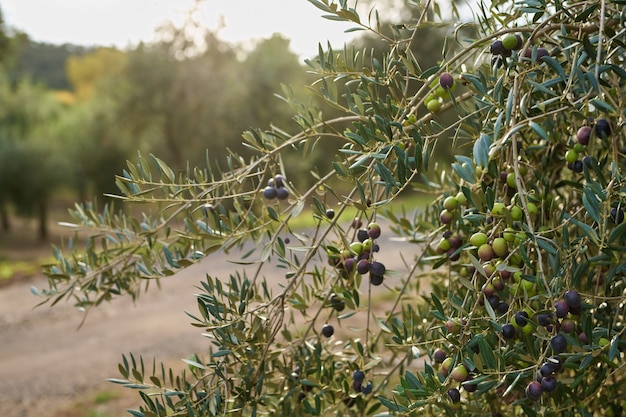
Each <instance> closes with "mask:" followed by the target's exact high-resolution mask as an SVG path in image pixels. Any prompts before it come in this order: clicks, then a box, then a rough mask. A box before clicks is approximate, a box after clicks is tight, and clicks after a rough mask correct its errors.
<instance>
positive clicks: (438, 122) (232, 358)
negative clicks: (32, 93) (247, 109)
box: [41, 0, 626, 416]
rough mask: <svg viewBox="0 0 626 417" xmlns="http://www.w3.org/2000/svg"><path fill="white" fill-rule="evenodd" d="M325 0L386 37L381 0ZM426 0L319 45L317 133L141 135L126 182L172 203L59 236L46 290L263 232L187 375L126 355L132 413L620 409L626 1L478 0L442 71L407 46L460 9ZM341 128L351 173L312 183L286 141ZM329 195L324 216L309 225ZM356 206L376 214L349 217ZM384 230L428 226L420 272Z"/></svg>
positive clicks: (119, 291) (201, 310) (129, 284)
mask: <svg viewBox="0 0 626 417" xmlns="http://www.w3.org/2000/svg"><path fill="white" fill-rule="evenodd" d="M310 1H311V3H313V4H314V5H315V6H317V7H318V8H319V9H321V10H323V11H324V12H325V13H326V17H327V18H330V19H333V20H342V21H351V22H354V23H355V30H360V29H366V30H371V31H374V32H375V33H379V34H380V32H381V31H380V29H379V26H380V22H379V19H378V12H377V11H376V10H372V11H371V12H370V13H369V15H368V18H367V19H366V20H362V18H361V17H360V16H359V13H358V12H357V10H356V9H355V6H352V5H350V4H348V2H347V1H346V0H340V1H338V2H331V1H328V0H310ZM409 3H410V5H411V7H414V8H415V11H416V13H415V15H416V16H419V18H418V19H417V20H416V21H410V22H405V23H403V24H402V27H403V29H406V30H407V31H408V33H409V38H408V39H406V38H402V39H395V38H393V37H389V36H386V39H388V41H389V42H391V46H390V48H389V50H388V52H387V53H386V54H384V55H383V56H382V57H381V58H378V57H377V56H376V54H375V53H373V52H372V51H368V50H354V49H350V48H345V50H344V51H341V52H336V51H334V50H332V48H328V49H327V50H324V49H323V48H321V47H320V51H319V55H318V56H317V58H315V59H311V60H309V61H308V62H307V63H308V65H309V66H310V69H311V71H313V72H315V73H316V74H317V80H316V81H315V82H314V83H313V89H314V90H315V91H316V92H317V93H318V94H319V95H320V96H321V97H323V98H324V100H325V101H326V103H328V104H329V105H331V106H333V107H334V108H335V109H336V110H337V111H339V113H340V115H339V116H338V117H333V118H327V117H325V115H324V113H321V112H319V111H313V110H311V109H309V108H307V107H306V106H304V105H301V104H299V105H296V108H298V109H299V111H298V114H297V115H296V116H295V120H296V122H297V123H298V125H299V127H300V131H299V132H298V133H296V134H288V133H286V132H284V131H281V130H280V129H278V128H274V127H272V128H270V129H268V130H251V131H248V132H246V133H245V134H244V140H245V145H246V147H247V148H248V149H249V150H251V151H253V152H254V153H253V156H252V157H251V158H249V159H244V158H240V157H238V156H237V155H234V154H233V155H229V156H228V157H227V158H226V163H225V164H224V167H221V166H215V165H214V164H212V162H211V161H210V160H208V159H209V158H207V161H206V163H205V166H203V167H201V168H200V167H192V166H191V165H190V166H189V167H188V168H187V169H186V170H185V171H184V172H181V173H176V172H175V171H174V170H173V169H172V168H170V167H169V166H168V165H167V164H166V163H165V162H164V161H163V160H161V159H159V158H157V157H156V156H153V155H149V156H144V154H140V155H139V156H138V159H137V160H136V162H134V163H133V162H129V163H128V167H127V169H126V170H125V171H124V172H123V174H122V175H120V176H119V177H117V185H118V187H119V190H120V196H119V198H120V199H122V200H123V201H125V202H129V203H149V204H150V210H146V211H145V212H144V213H143V215H142V216H141V217H140V218H134V217H130V216H126V215H124V214H122V213H115V212H114V211H113V210H112V209H110V208H106V209H105V210H104V211H103V212H98V211H96V210H95V209H94V208H93V207H91V206H77V208H76V210H75V212H74V215H75V217H76V220H77V224H76V225H75V228H76V229H77V230H78V229H80V230H83V229H84V230H87V231H89V232H91V235H90V237H89V238H88V240H87V245H86V247H84V248H79V247H76V246H70V247H69V248H68V251H67V252H66V251H64V250H62V249H60V248H57V249H56V250H55V256H56V259H57V262H56V263H55V264H53V265H48V266H47V267H46V273H47V274H48V277H49V284H50V288H49V289H46V290H42V291H41V293H42V296H43V297H45V299H46V300H48V301H51V302H58V301H60V300H63V299H71V300H73V301H74V303H75V304H76V305H77V306H79V307H83V308H86V309H89V308H91V307H93V306H96V305H98V304H99V303H101V302H103V301H106V300H109V299H111V298H113V297H116V296H120V295H130V296H132V297H136V296H137V295H138V294H139V293H140V292H141V288H142V285H144V284H146V285H147V284H148V283H151V282H153V281H156V280H159V279H164V278H165V277H168V276H170V275H173V274H174V273H175V272H176V271H177V270H180V269H181V268H184V267H186V266H188V265H190V264H193V263H195V262H197V261H198V260H200V259H202V258H204V257H205V256H208V255H209V254H210V253H212V252H215V251H218V250H222V251H229V250H235V249H236V248H243V247H244V244H245V243H247V242H252V243H253V244H254V248H255V250H252V251H247V252H242V256H241V264H242V267H243V266H244V265H245V266H248V268H249V269H248V270H240V271H237V272H233V273H232V274H230V276H229V277H225V276H212V275H211V274H210V273H209V274H207V276H206V278H205V279H204V280H203V281H202V282H200V283H199V286H198V288H199V290H200V293H199V294H198V296H197V302H198V303H197V310H198V311H197V312H196V313H191V312H190V313H188V314H189V316H190V317H191V318H192V319H193V325H194V326H197V327H198V328H200V329H203V330H204V332H205V333H204V335H205V336H206V338H207V349H206V351H205V352H201V353H199V354H194V355H192V356H191V357H190V358H189V359H186V360H185V362H186V364H187V365H188V366H189V368H188V371H186V372H184V373H182V374H174V373H173V371H171V370H168V369H166V368H165V367H164V366H163V365H158V364H157V363H156V361H152V362H151V363H147V364H146V363H145V362H144V359H143V358H141V357H136V356H135V355H133V354H128V355H124V356H123V361H122V363H121V364H120V366H119V370H120V373H121V378H119V379H112V382H116V383H119V384H122V385H125V386H127V387H129V388H133V389H137V390H139V393H140V396H141V400H142V402H143V404H142V405H141V407H140V408H139V410H131V411H130V412H131V414H132V415H135V416H144V415H145V416H154V415H159V416H161V415H163V416H164V415H186V416H192V415H225V414H233V415H260V414H264V415H290V414H293V415H309V414H310V415H355V416H356V415H379V416H389V415H406V416H408V415H411V416H412V415H439V414H446V415H476V416H478V415H485V414H490V413H491V414H492V415H507V416H514V415H520V416H521V415H524V416H535V415H546V416H575V415H580V416H591V415H595V414H599V415H607V416H610V415H617V414H619V413H621V408H622V404H623V403H624V399H625V396H626V392H625V391H624V386H625V384H624V382H625V381H624V378H625V377H626V375H625V372H624V350H625V348H626V338H625V337H624V314H625V311H624V308H625V305H626V303H625V301H626V299H625V296H624V294H625V288H624V285H625V282H626V280H625V279H624V275H625V272H626V262H625V261H624V259H625V257H624V250H625V249H624V248H625V247H626V233H624V232H625V231H626V223H625V222H624V210H623V206H624V205H625V204H626V184H625V180H624V168H625V163H624V149H623V148H622V147H623V146H624V123H625V120H624V119H625V116H626V114H625V113H624V109H625V108H626V106H625V103H624V100H625V97H626V94H624V93H625V90H626V85H625V82H626V72H625V71H624V59H625V56H626V45H624V43H623V39H624V33H625V32H626V9H624V6H623V4H621V2H618V1H607V0H601V1H600V2H576V3H567V4H564V3H561V2H542V1H536V0H526V1H523V2H511V1H507V0H499V1H494V2H491V4H490V5H487V4H485V3H479V4H477V5H476V6H475V7H474V9H473V10H474V11H475V16H474V18H475V19H474V27H475V32H474V33H476V34H477V35H476V37H475V38H464V37H461V36H458V35H459V34H460V33H461V32H460V31H459V30H455V31H451V33H452V36H450V37H449V38H448V40H447V42H445V43H444V45H443V49H442V51H441V53H440V59H439V61H438V63H437V64H436V65H434V66H432V67H424V66H422V65H421V63H420V62H419V61H418V60H416V59H415V58H414V55H413V54H412V52H411V49H410V48H409V47H408V45H411V44H412V43H413V42H419V39H417V38H415V36H417V34H418V33H420V32H419V31H418V30H417V29H419V28H421V27H423V26H424V25H430V24H432V23H433V22H432V21H429V19H431V20H433V21H434V22H435V23H437V24H439V25H444V24H446V22H445V21H444V20H443V19H442V18H441V16H439V14H438V11H440V10H441V7H440V6H439V5H437V6H435V5H434V3H431V2H428V3H426V4H425V5H421V4H418V3H417V2H409ZM449 25H450V27H455V28H457V29H458V28H459V27H460V26H454V25H453V24H449ZM470 33H471V32H470ZM381 35H382V34H381ZM511 35H512V36H511ZM515 35H519V38H518V37H517V36H515ZM455 42H458V43H459V45H460V46H461V48H457V49H453V48H451V45H452V44H454V43H455ZM453 50H455V51H456V52H449V51H453ZM443 114H454V115H456V117H455V118H454V119H453V120H452V121H450V122H444V119H443V118H442V117H441V116H442V115H443ZM346 126H349V127H346ZM581 128H585V129H582V130H581ZM325 141H330V142H333V143H339V144H340V146H339V147H338V151H337V152H336V154H334V155H332V157H331V156H329V158H328V159H332V168H331V169H330V170H328V171H315V172H312V173H311V175H312V176H313V177H314V179H315V183H314V184H313V185H312V186H311V187H307V188H301V187H297V186H294V183H293V182H291V181H289V178H290V172H289V171H286V170H285V164H284V162H283V157H284V155H285V152H286V151H287V150H288V149H294V148H295V149H297V150H298V151H299V152H301V153H302V154H303V157H306V156H307V155H309V153H310V152H311V149H313V148H314V147H315V146H318V144H319V143H320V142H325ZM463 141H467V143H470V144H471V152H467V155H469V156H464V155H458V156H456V158H455V162H453V163H452V164H451V165H450V166H449V169H443V170H441V168H440V167H436V166H434V165H435V164H434V163H433V161H432V159H431V156H432V154H433V152H434V149H435V148H436V147H443V148H444V149H451V148H452V147H453V146H454V145H455V144H457V143H463ZM468 151H469V150H468ZM583 157H584V158H583ZM418 179H419V180H420V181H419V182H418V181H417V180H418ZM334 181H341V182H343V183H344V184H345V185H347V186H349V187H348V188H347V191H346V192H343V191H342V192H337V191H336V190H337V188H336V187H335V186H334V185H333V184H334ZM418 190H419V191H426V192H432V193H435V194H436V195H437V197H436V198H435V200H434V202H433V204H432V205H430V206H429V207H428V208H427V209H426V210H423V211H416V212H409V213H406V212H403V213H398V212H393V211H390V210H386V206H387V205H388V204H389V202H390V201H392V200H394V199H395V198H397V197H398V195H399V194H400V193H402V192H416V191H418ZM283 197H286V198H283ZM308 205H310V206H311V211H310V213H312V214H311V215H313V216H314V218H315V219H316V221H317V225H316V227H315V228H314V229H313V230H311V231H306V232H303V231H293V230H290V220H291V219H293V218H295V217H297V216H302V215H305V213H309V212H308V211H306V210H304V208H305V207H306V206H308ZM346 207H355V208H356V209H358V210H359V211H360V214H359V215H358V216H357V217H356V218H355V219H352V218H351V219H349V220H347V221H346V218H345V216H342V213H343V211H344V210H345V208H346ZM330 210H332V211H330ZM383 219H386V221H383ZM381 227H382V233H392V232H393V233H395V234H397V235H399V236H401V237H403V238H404V239H406V240H407V242H412V243H414V244H415V252H416V255H415V258H414V259H412V260H409V262H407V267H406V270H402V271H387V270H386V269H385V267H384V262H385V256H386V255H385V250H384V249H385V248H384V247H380V245H379V244H378V241H377V239H379V234H380V231H381ZM287 232H291V233H290V235H289V236H290V239H289V240H288V239H287V238H286V237H285V235H286V233H287ZM291 237H293V241H292V240H291ZM272 266H277V267H278V268H279V270H280V271H283V276H284V281H281V282H280V284H279V285H271V283H270V281H269V280H268V278H267V277H266V275H267V276H269V275H270V274H276V272H275V270H270V268H271V267H272ZM242 269H243V268H242ZM250 271H251V272H250ZM173 279H175V277H174V278H173ZM426 283H428V285H429V288H430V293H429V294H424V293H423V292H421V290H423V287H424V284H426ZM384 300H388V301H384ZM324 324H331V325H334V326H336V327H341V328H342V331H341V333H340V334H339V332H337V334H333V332H332V331H331V332H329V331H328V328H324V329H325V330H322V329H323V325H324ZM539 381H541V382H539ZM370 382H371V383H372V385H370V384H369V383H370Z"/></svg>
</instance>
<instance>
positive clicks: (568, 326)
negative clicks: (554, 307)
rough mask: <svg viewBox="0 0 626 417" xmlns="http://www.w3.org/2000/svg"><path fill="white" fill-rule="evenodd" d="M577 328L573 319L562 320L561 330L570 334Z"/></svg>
mask: <svg viewBox="0 0 626 417" xmlns="http://www.w3.org/2000/svg"><path fill="white" fill-rule="evenodd" d="M575 328H576V324H575V323H574V321H573V320H571V319H563V321H562V322H561V331H563V332H565V333H567V334H570V333H572V332H573V331H574V329H575Z"/></svg>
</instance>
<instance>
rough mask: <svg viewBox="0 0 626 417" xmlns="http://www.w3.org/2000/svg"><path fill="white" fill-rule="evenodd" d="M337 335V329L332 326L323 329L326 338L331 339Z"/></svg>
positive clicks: (326, 325)
mask: <svg viewBox="0 0 626 417" xmlns="http://www.w3.org/2000/svg"><path fill="white" fill-rule="evenodd" d="M334 333H335V328H334V327H333V326H332V325H330V324H325V325H324V327H322V334H323V335H324V337H331V336H332V335H333V334H334Z"/></svg>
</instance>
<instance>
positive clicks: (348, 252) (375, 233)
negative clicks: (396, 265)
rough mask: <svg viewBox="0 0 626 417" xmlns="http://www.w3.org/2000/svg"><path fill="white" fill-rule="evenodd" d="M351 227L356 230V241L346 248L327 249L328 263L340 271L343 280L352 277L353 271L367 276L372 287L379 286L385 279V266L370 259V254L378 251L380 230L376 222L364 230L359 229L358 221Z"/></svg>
mask: <svg viewBox="0 0 626 417" xmlns="http://www.w3.org/2000/svg"><path fill="white" fill-rule="evenodd" d="M352 226H356V228H357V229H358V230H357V232H356V240H355V241H354V242H352V243H350V245H349V246H348V247H347V248H344V249H343V250H341V251H340V250H338V249H337V248H336V247H330V246H329V247H328V248H327V255H328V262H329V264H330V265H331V266H333V267H335V268H337V269H338V270H340V271H341V273H342V275H343V276H344V277H345V278H349V277H351V276H352V274H353V273H354V271H356V272H357V273H359V274H361V275H365V274H369V279H370V283H371V284H372V285H376V286H378V285H381V284H382V283H383V280H384V278H385V272H386V268H385V265H384V264H383V263H382V262H380V261H377V260H374V259H373V258H372V254H373V253H375V252H378V251H379V250H380V246H379V245H378V244H377V243H376V239H378V238H379V237H380V234H381V228H380V225H379V224H378V223H376V222H371V223H369V224H368V226H367V228H366V229H363V228H361V226H360V225H359V222H358V221H355V222H353V224H352Z"/></svg>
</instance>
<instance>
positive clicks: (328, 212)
mask: <svg viewBox="0 0 626 417" xmlns="http://www.w3.org/2000/svg"><path fill="white" fill-rule="evenodd" d="M326 217H327V218H329V219H331V220H332V219H333V218H334V217H335V210H333V209H328V210H326Z"/></svg>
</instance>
